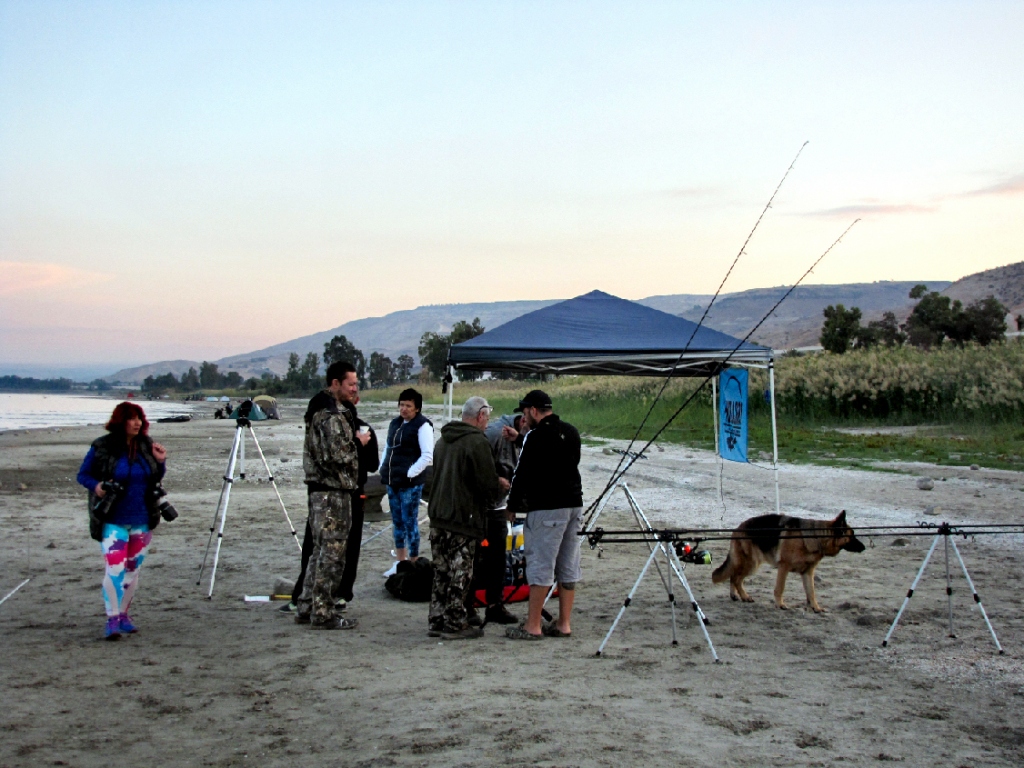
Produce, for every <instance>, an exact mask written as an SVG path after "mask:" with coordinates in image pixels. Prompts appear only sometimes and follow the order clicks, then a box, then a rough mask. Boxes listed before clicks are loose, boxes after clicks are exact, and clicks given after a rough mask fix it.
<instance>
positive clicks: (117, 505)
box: [78, 402, 167, 640]
mask: <svg viewBox="0 0 1024 768" xmlns="http://www.w3.org/2000/svg"><path fill="white" fill-rule="evenodd" d="M107 432H108V434H106V435H104V436H103V437H101V438H99V439H97V440H96V441H95V442H94V443H93V444H92V446H91V447H90V448H89V453H87V454H86V456H85V461H83V462H82V467H81V469H79V470H78V482H79V483H80V484H81V485H83V486H84V487H85V488H86V489H87V490H88V491H89V533H90V534H91V535H92V538H94V539H95V540H96V541H98V542H100V546H101V548H102V551H103V558H104V560H105V561H106V571H105V573H104V575H103V602H104V604H105V605H106V609H107V627H106V633H105V637H106V639H107V640H119V639H120V638H121V634H122V633H125V634H132V633H134V632H136V631H137V630H136V627H135V625H134V624H133V623H132V620H131V619H130V618H129V616H128V608H129V607H130V606H131V603H132V597H133V596H134V595H135V588H136V586H137V585H138V582H139V568H140V567H141V565H142V561H143V560H144V559H145V557H146V549H147V548H148V547H149V541H150V538H151V537H152V535H153V534H152V531H153V529H154V528H155V527H156V526H157V524H158V523H159V522H160V513H159V511H158V510H157V509H156V506H155V502H156V500H157V498H158V497H157V495H156V493H155V491H156V488H157V486H158V485H159V484H160V480H161V479H162V478H163V476H164V472H165V465H164V462H165V461H166V460H167V451H166V450H165V449H164V447H163V446H162V445H160V443H154V442H153V441H152V439H150V437H149V422H148V421H147V420H146V414H145V412H144V411H143V410H142V408H140V407H139V406H138V405H136V404H135V403H127V402H125V403H120V404H119V405H118V406H117V407H116V408H114V413H113V414H112V415H111V417H110V421H108V422H107ZM113 483H116V485H117V486H118V488H117V489H116V490H115V488H114V486H113V485H112V484H113ZM108 484H109V485H108ZM105 485H106V487H104V486H105ZM107 493H116V496H115V498H114V500H113V503H112V504H109V506H108V508H107V509H106V510H105V511H104V510H103V505H99V504H98V502H99V501H100V500H102V499H103V498H104V497H105V496H106V495H107Z"/></svg>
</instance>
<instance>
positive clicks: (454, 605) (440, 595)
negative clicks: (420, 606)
mask: <svg viewBox="0 0 1024 768" xmlns="http://www.w3.org/2000/svg"><path fill="white" fill-rule="evenodd" d="M475 556H476V539H474V538H472V537H470V536H460V535H459V534H457V533H451V532H450V531H440V530H437V529H436V528H431V529H430V557H431V561H432V562H433V564H434V585H433V588H432V589H431V592H430V612H429V613H428V614H427V621H428V624H429V627H430V629H445V630H450V631H458V630H460V629H464V628H465V627H467V626H469V625H468V623H467V618H468V616H467V613H466V597H467V596H468V595H469V583H470V582H471V581H472V580H473V558H474V557H475Z"/></svg>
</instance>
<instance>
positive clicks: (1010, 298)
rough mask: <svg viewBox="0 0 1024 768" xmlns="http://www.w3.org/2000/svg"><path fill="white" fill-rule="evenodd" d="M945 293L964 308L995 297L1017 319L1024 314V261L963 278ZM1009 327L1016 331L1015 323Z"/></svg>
mask: <svg viewBox="0 0 1024 768" xmlns="http://www.w3.org/2000/svg"><path fill="white" fill-rule="evenodd" d="M929 287H931V286H929ZM943 293H944V294H945V295H946V296H949V297H950V298H952V299H959V300H960V301H962V302H963V303H964V306H966V305H968V304H970V303H971V302H972V301H977V300H978V299H984V298H986V297H988V296H995V297H996V298H997V299H999V301H1001V302H1002V303H1003V305H1004V306H1005V307H1006V308H1007V310H1009V312H1010V315H1012V316H1014V317H1016V316H1017V315H1019V314H1021V313H1022V312H1024V261H1018V262H1017V263H1016V264H1007V265H1006V266H1005V267H996V268H995V269H987V270H985V271H984V272H977V273H975V274H973V275H968V276H967V277H962V278H960V279H959V280H957V281H956V282H955V283H953V284H952V285H950V286H949V287H948V288H946V289H945V290H944V291H943ZM1009 325H1010V330H1016V327H1015V326H1014V325H1013V323H1010V324H1009Z"/></svg>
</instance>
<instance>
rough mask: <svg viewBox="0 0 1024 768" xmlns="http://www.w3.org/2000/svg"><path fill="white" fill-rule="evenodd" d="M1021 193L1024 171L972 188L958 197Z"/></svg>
mask: <svg viewBox="0 0 1024 768" xmlns="http://www.w3.org/2000/svg"><path fill="white" fill-rule="evenodd" d="M1021 194H1024V173H1018V174H1017V175H1016V176H1010V177H1009V178H1007V179H1004V180H1003V181H1000V182H998V183H996V184H991V185H989V186H987V187H981V188H980V189H974V190H971V191H970V192H964V193H962V194H961V195H960V197H982V196H987V195H999V196H1010V195H1021Z"/></svg>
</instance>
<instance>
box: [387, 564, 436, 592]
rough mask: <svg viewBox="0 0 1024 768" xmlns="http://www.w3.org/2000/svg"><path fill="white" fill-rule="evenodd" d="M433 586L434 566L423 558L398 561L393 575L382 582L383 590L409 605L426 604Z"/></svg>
mask: <svg viewBox="0 0 1024 768" xmlns="http://www.w3.org/2000/svg"><path fill="white" fill-rule="evenodd" d="M433 586H434V566H433V565H432V564H431V562H430V561H429V560H428V559H427V558H425V557H419V558H416V559H415V560H401V561H399V563H398V565H397V570H396V571H395V573H393V574H392V575H390V576H388V580H387V581H385V582H384V589H386V590H387V591H388V592H390V593H391V594H392V595H393V596H394V597H397V598H398V599H399V600H405V601H406V602H409V603H426V602H428V601H429V600H430V592H431V589H432V588H433Z"/></svg>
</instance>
